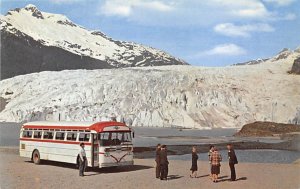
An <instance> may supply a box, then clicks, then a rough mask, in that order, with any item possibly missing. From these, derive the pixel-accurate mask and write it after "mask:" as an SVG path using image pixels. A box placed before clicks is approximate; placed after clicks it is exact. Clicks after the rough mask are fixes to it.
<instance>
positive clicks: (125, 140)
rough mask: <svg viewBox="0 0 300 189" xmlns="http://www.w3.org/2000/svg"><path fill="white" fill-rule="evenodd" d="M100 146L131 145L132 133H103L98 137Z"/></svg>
mask: <svg viewBox="0 0 300 189" xmlns="http://www.w3.org/2000/svg"><path fill="white" fill-rule="evenodd" d="M98 138H99V141H100V146H116V145H125V144H131V141H132V140H131V133H130V132H103V133H99V135H98Z"/></svg>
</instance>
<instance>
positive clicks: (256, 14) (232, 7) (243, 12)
mask: <svg viewBox="0 0 300 189" xmlns="http://www.w3.org/2000/svg"><path fill="white" fill-rule="evenodd" d="M212 2H213V3H214V4H215V6H218V7H222V8H223V10H224V11H227V12H228V13H229V14H231V15H234V16H240V17H245V18H266V17H269V16H270V15H271V14H272V13H271V12H269V11H268V10H267V8H266V7H265V6H264V4H263V3H262V2H261V1H259V0H243V1H236V0H212Z"/></svg>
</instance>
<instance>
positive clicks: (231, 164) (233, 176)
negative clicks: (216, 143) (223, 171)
mask: <svg viewBox="0 0 300 189" xmlns="http://www.w3.org/2000/svg"><path fill="white" fill-rule="evenodd" d="M227 149H228V159H229V167H230V172H231V181H235V180H236V174H235V167H234V165H235V164H237V163H238V161H237V157H236V155H235V152H234V149H233V146H232V144H227Z"/></svg>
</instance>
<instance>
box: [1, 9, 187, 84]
mask: <svg viewBox="0 0 300 189" xmlns="http://www.w3.org/2000/svg"><path fill="white" fill-rule="evenodd" d="M0 26H1V44H4V45H1V52H2V54H3V56H1V63H2V70H1V75H2V77H1V78H2V79H4V78H9V77H13V76H15V75H18V73H22V74H27V73H32V72H39V71H47V69H41V67H33V68H32V69H31V72H26V71H24V70H26V67H25V66H24V65H28V66H29V65H38V64H44V65H47V66H46V67H51V68H52V69H50V70H49V71H59V70H61V69H54V67H55V66H51V64H55V62H64V64H65V66H64V68H66V69H85V68H86V69H101V68H123V67H134V66H160V65H187V63H186V62H185V61H183V60H181V59H179V58H175V57H174V56H172V55H169V54H168V53H166V52H164V51H162V50H158V49H155V48H152V47H148V46H145V45H141V44H137V43H133V42H126V41H117V40H114V39H112V38H110V37H108V36H107V35H105V34H104V33H102V32H101V31H95V30H87V29H86V28H84V27H82V26H79V25H77V24H75V23H73V22H72V21H71V20H70V19H68V18H67V17H66V16H64V15H60V14H51V13H46V12H42V11H40V10H39V9H38V8H37V7H36V6H34V5H27V6H25V7H24V8H16V9H14V10H11V11H8V13H7V14H6V15H5V16H3V15H1V18H0ZM36 46H39V47H38V48H35V47H36ZM51 48H59V49H56V50H55V52H56V53H54V52H53V50H52V49H51ZM39 49H43V50H39ZM48 50H49V51H50V52H47V51H48ZM16 52H18V54H17V53H16ZM69 53H72V55H71V54H69ZM26 54H28V55H26ZM61 54H66V55H64V56H62V55H61ZM14 56H18V58H12V57H14ZM52 56H53V57H61V58H57V59H52V60H51V61H50V60H49V57H52ZM28 57H36V59H39V60H42V61H43V62H42V63H38V62H37V61H35V60H34V59H33V58H29V59H28ZM82 57H84V60H82ZM65 60H69V61H65ZM30 61H31V62H32V61H33V63H31V62H30ZM73 61H75V62H79V63H78V65H76V66H73V65H72V62H73ZM89 62H93V63H92V65H93V66H91V65H90V64H89ZM10 64H12V65H15V68H14V69H15V70H12V69H11V68H9V65H10ZM86 64H88V66H86ZM96 64H99V65H96ZM44 68H45V67H44ZM16 69H17V70H16Z"/></svg>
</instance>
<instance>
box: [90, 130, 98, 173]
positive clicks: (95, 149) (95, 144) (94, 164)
mask: <svg viewBox="0 0 300 189" xmlns="http://www.w3.org/2000/svg"><path fill="white" fill-rule="evenodd" d="M91 143H92V144H91V145H92V150H91V153H92V154H91V157H92V160H91V161H92V167H98V166H99V142H98V137H97V134H96V133H95V134H94V133H93V134H92V142H91Z"/></svg>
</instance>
